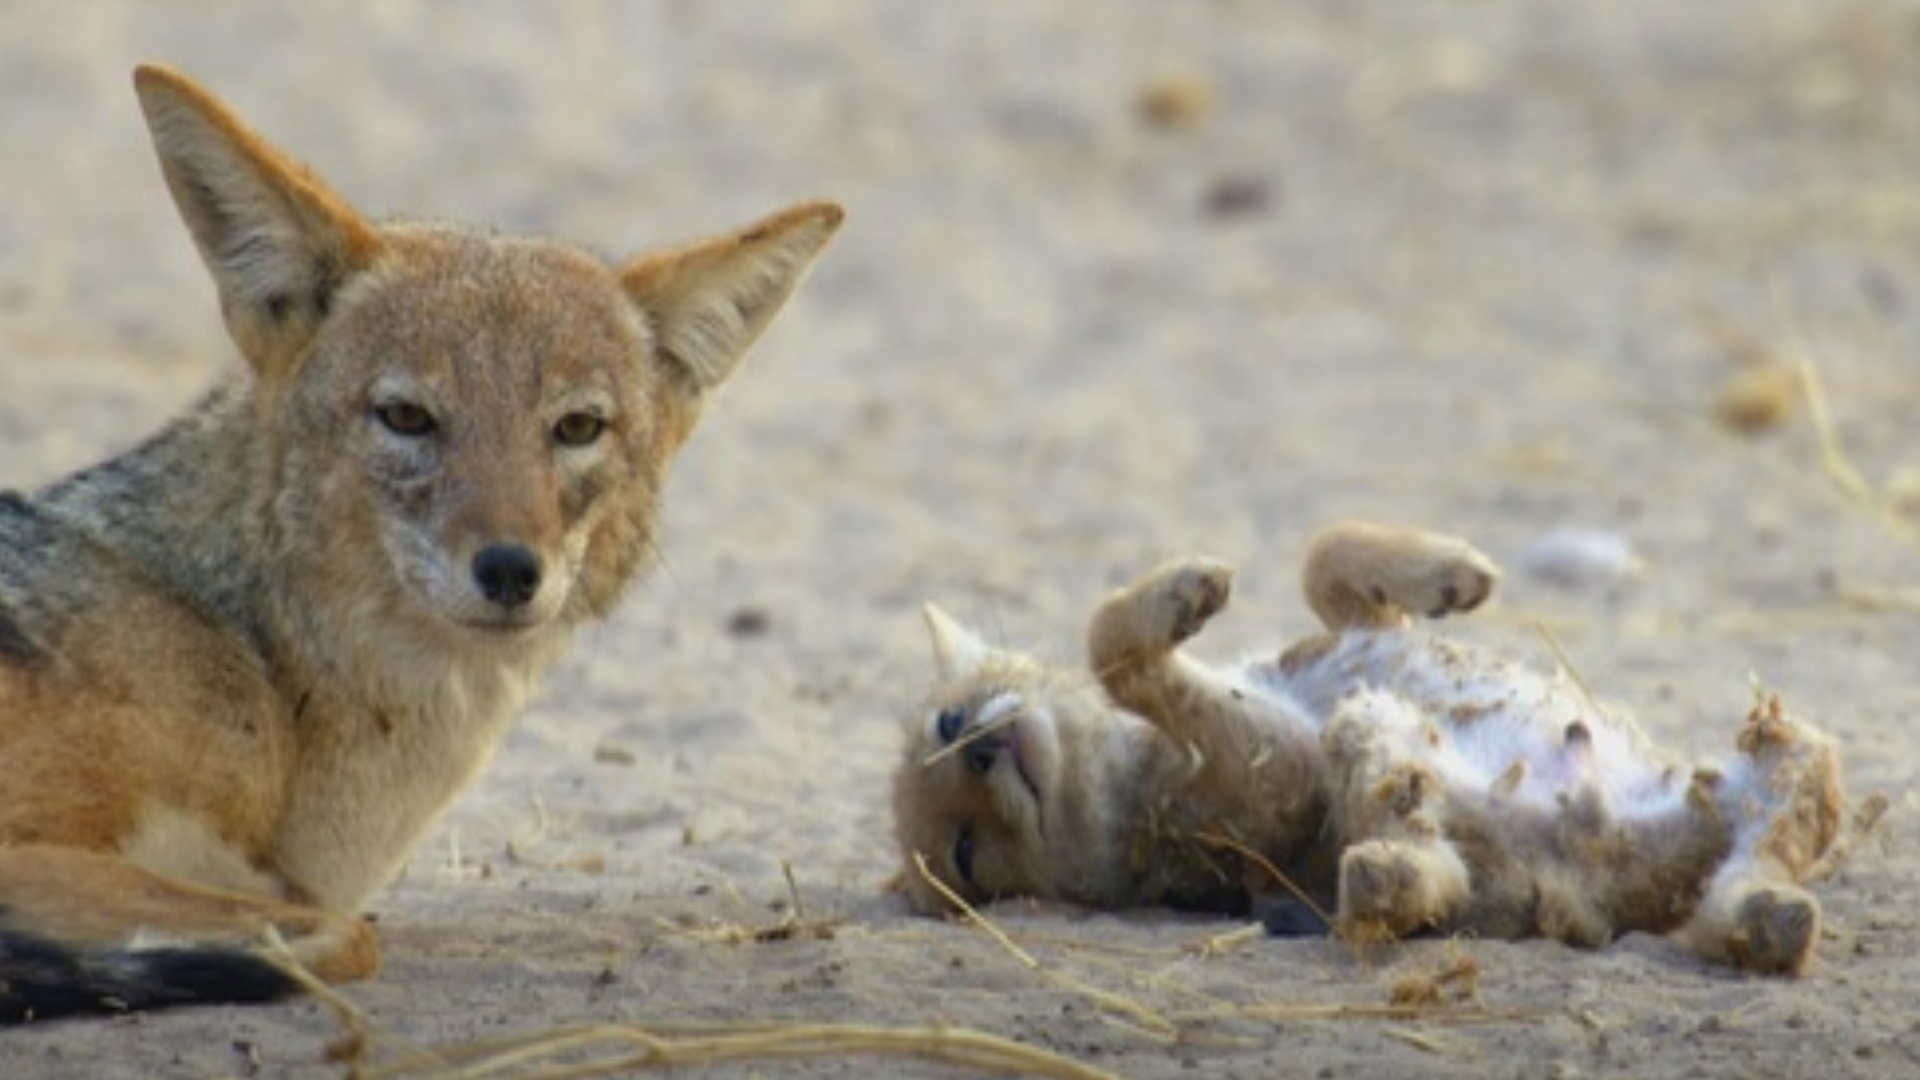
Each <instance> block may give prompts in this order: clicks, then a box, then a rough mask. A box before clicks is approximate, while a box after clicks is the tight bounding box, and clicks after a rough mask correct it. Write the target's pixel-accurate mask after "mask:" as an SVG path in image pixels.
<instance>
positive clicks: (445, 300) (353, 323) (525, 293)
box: [319, 238, 650, 407]
mask: <svg viewBox="0 0 1920 1080" xmlns="http://www.w3.org/2000/svg"><path fill="white" fill-rule="evenodd" d="M449 244H450V245H451V247H448V246H447V245H438V244H434V245H424V249H425V254H424V255H421V254H419V253H418V252H416V251H415V249H416V248H420V247H422V245H419V244H415V245H408V246H405V247H402V249H401V250H400V251H399V252H398V253H397V254H396V255H395V256H394V257H393V258H391V259H389V260H388V262H387V263H386V264H385V265H383V266H382V267H381V268H380V269H379V270H378V271H377V272H375V273H372V274H369V275H366V276H365V279H364V280H363V281H362V282H357V283H356V287H355V288H353V289H352V290H351V292H350V293H349V294H348V295H346V296H343V297H342V298H341V303H340V305H339V310H338V312H337V316H336V318H334V319H333V320H332V321H331V323H330V325H329V327H328V333H327V334H326V335H325V336H324V338H323V340H322V341H321V342H320V343H319V351H320V352H321V353H322V354H325V355H327V356H329V357H330V365H331V366H339V367H346V368H349V369H353V370H358V371H360V372H361V373H362V378H363V381H364V382H365V384H366V385H368V386H369V387H371V386H372V385H373V384H374V383H375V382H377V381H383V382H384V383H385V384H386V385H387V387H388V388H389V389H390V390H391V389H392V388H394V387H397V386H398V385H400V384H401V383H404V382H408V381H412V382H414V383H417V384H420V385H427V386H434V387H439V388H441V389H444V390H455V389H458V390H461V391H463V392H464V391H466V390H469V389H474V390H484V391H488V392H493V393H498V394H503V395H506V396H510V397H512V398H514V399H516V400H520V401H522V402H529V403H547V402H556V401H557V402H558V403H561V404H566V403H567V402H565V401H564V400H561V399H565V398H566V397H567V396H568V395H570V394H573V393H576V392H579V391H582V390H586V391H590V392H592V393H594V394H597V395H598V396H599V397H600V398H601V399H602V402H601V404H602V406H603V407H610V406H611V405H613V404H615V403H617V402H618V401H619V400H620V399H622V398H625V397H627V396H628V395H630V394H632V393H636V392H637V391H638V383H639V380H640V379H641V378H643V377H644V365H643V364H641V363H640V362H639V360H640V358H641V357H642V356H644V355H645V353H646V352H647V350H648V348H649V347H650V345H649V342H650V335H649V333H648V330H647V327H646V325H645V322H644V320H643V319H642V318H641V317H640V313H639V312H638V310H637V309H635V307H634V306H633V305H632V303H631V302H629V301H628V300H627V299H626V297H625V296H624V294H623V293H622V292H621V291H620V289H619V287H618V284H617V282H615V280H614V279H613V277H612V275H611V273H610V272H609V271H607V270H606V269H605V268H604V267H601V266H600V265H599V264H597V263H595V262H594V261H593V260H591V259H590V258H588V257H587V256H585V255H582V254H580V253H578V252H574V251H570V250H568V249H565V248H559V247H554V246H548V245H535V244H527V243H517V244H512V243H505V242H501V243H490V242H483V241H480V240H475V239H471V238H463V239H461V240H459V241H457V242H455V241H449Z"/></svg>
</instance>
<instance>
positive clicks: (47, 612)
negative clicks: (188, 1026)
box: [0, 67, 841, 1020]
mask: <svg viewBox="0 0 1920 1080" xmlns="http://www.w3.org/2000/svg"><path fill="white" fill-rule="evenodd" d="M134 83H135V87H136V89H137V91H138V94H139V99H140V104H141V107H142V109H143V110H144V111H145V114H146V118H147V124H148V127H149V128H150V130H151V132H152V135H153V141H154V146H155V148H156V150H157V151H158V154H159V158H160V165H161V171H162V172H163V173H164V175H165V178H166V182H167V187H168V188H169V189H170V190H171V192H172V194H173V199H174V202H175V203H176V205H177V206H178V208H179V211H180V214H181V216H182V217H183V218H184V219H185V221H186V225H187V228H188V230H189V231H190V232H191V233H192V235H193V239H194V242H195V244H196V245H197V246H198V248H199V250H200V254H201V257H202V258H203V260H204V261H205V263H206V265H207V268H208V269H209V271H211V273H212V276H213V279H214V283H215V284H216V286H217V287H218V291H219V295H220V303H221V309H222V311H223V313H224V315H225V318H226V324H227V328H228V330H229V331H230V333H231V336H232V338H233V340H234V342H235V344H236V345H238V347H239V350H240V353H241V355H242V356H243V357H244V358H245V360H246V368H245V370H244V371H240V372H237V373H236V374H235V375H234V376H233V377H231V378H230V379H228V380H227V381H225V382H223V383H222V384H221V385H219V386H218V387H217V388H216V389H214V390H213V391H212V392H211V393H210V394H209V395H208V396H207V397H206V398H205V400H204V401H202V402H201V403H200V404H199V406H198V407H196V408H195V409H194V410H193V411H191V412H190V413H188V414H187V415H185V416H183V417H181V418H179V419H178V420H176V421H175V422H174V423H173V424H172V425H170V426H169V427H167V428H166V429H165V430H164V431H162V432H161V433H160V434H158V435H156V436H154V437H153V438H151V439H149V440H148V441H147V442H146V443H144V444H143V445H141V446H140V447H139V448H137V449H135V450H132V451H130V452H128V453H126V454H124V455H122V456H120V457H118V458H115V459H113V460H110V461H107V462H105V463H103V464H101V465H98V466H95V467H93V468H91V469H88V470H86V471H84V472H81V473H79V474H77V475H75V476H71V477H68V478H67V479H64V480H60V481H57V482H55V483H53V484H52V485H51V486H48V487H46V488H44V489H42V490H40V491H37V492H35V493H33V494H31V495H20V494H13V493H7V494H4V495H0V1016H4V1017H5V1018H8V1019H13V1020H19V1019H23V1018H28V1017H40V1016H49V1015H56V1014H59V1013H64V1012H79V1011H93V1010H102V1009H119V1008H146V1007H156V1006H161V1005H168V1004H174V1003H179V1002H186V1001H196V1000H215V999H230V1000H231V999H241V1000H244V999H252V998H260V997H269V996H273V995H276V994H279V993H282V992H285V991H286V990H288V989H290V988H291V983H290V981H289V980H288V979H287V978H286V977H284V976H283V975H281V974H280V973H279V970H278V969H277V968H274V967H272V966H270V965H269V964H268V963H266V962H265V961H264V960H262V959H261V958H260V955H259V954H258V953H257V952H256V951H254V950H255V948H256V946H257V944H258V942H260V940H261V939H262V936H263V933H264V932H265V931H266V930H267V928H272V929H274V930H276V931H277V932H278V933H279V934H280V935H281V936H282V937H284V938H285V939H286V941H287V942H288V943H289V944H290V945H291V947H292V951H293V954H294V955H295V956H296V957H297V958H298V959H299V960H300V961H301V962H303V963H304V964H305V965H307V966H308V967H309V968H310V969H311V970H312V971H314V972H315V973H317V974H318V975H320V976H321V977H323V978H325V979H328V980H347V979H356V978H361V977H365V976H367V975H370V974H371V973H372V972H373V971H374V970H375V968H376V967H377V965H378V952H377V950H376V947H375V944H374V940H373V937H372V935H371V933H370V932H369V930H368V928H367V927H366V925H365V924H364V923H363V922H362V921H361V920H360V919H359V918H358V916H357V915H356V914H355V912H356V910H357V909H358V908H359V906H360V905H361V904H362V903H363V902H365V901H366V900H367V898H368V897H369V896H370V895H372V894H373V893H374V892H375V891H376V890H378V889H379V888H381V887H382V886H383V885H385V884H386V883H387V882H388V881H389V880H390V879H391V878H392V877H393V876H394V875H395V874H396V873H397V872H398V871H399V869H400V868H401V866H402V865H403V864H404V862H405V860H406V857H407V854H408V852H409V850H410V849H411V848H412V847H413V846H414V844H415V843H416V842H417V841H418V840H419V838H420V836H421V834H422V832H423V831H424V830H425V829H427V828H428V826H429V825H431V824H432V823H433V822H434V820H435V819H436V817H437V816H438V815H439V814H440V813H441V811H442V810H443V809H444V808H445V807H446V805H447V803H448V801H449V800H450V799H451V798H452V797H453V796H454V795H455V794H456V793H457V792H458V791H459V790H460V789H461V788H462V787H463V786H465V785H466V784H467V783H468V782H469V781H470V780H472V779H473V778H474V776H475V775H476V774H477V773H478V772H479V770H480V769H481V768H482V767H483V766H484V765H485V764H486V762H487V760H488V758H489V756H490V755H491V754H492V753H493V751H494V749H495V747H496V746H497V745H498V744H499V742H500V739H501V737H502V735H503V733H504V732H505V730H506V728H507V726H508V724H509V722H510V721H511V720H512V719H513V717H514V715H515V714H516V713H517V712H518V711H519V709H520V707H521V705H522V703H523V702H524V701H525V700H526V698H527V695H528V693H529V692H530V691H531V689H532V688H533V686H534V684H535V682H536V680H537V679H538V677H539V676H540V674H541V673H542V671H543V670H544V669H545V668H546V667H547V666H548V665H549V664H550V663H551V662H552V661H553V660H554V658H555V657H556V656H557V655H558V654H559V653H560V651H561V649H562V647H563V646H564V645H565V644H566V641H567V639H568V637H569V635H570V634H571V632H572V631H573V630H574V629H575V628H576V627H578V626H580V625H581V624H583V623H586V622H590V621H592V620H594V619H598V618H600V617H602V616H604V615H606V614H607V613H608V612H609V610H611V609H612V607H613V606H614V604H615V602H616V601H617V600H618V599H619V597H620V595H621V593H622V591H623V590H624V589H625V588H626V587H627V585H628V583H629V582H631V581H632V580H633V579H634V577H635V576H636V575H637V574H638V573H639V572H640V571H641V570H642V569H643V568H644V567H645V565H646V563H647V562H648V559H649V555H650V552H651V549H652V546H653V543H654V539H653V537H654V531H655V526H656V518H657V514H658V502H659V495H660V488H661V482H662V471H663V469H664V467H665V465H666V462H667V459H668V458H669V457H671V456H672V455H673V453H674V452H675V450H676V449H677V448H678V447H679V446H680V445H681V443H682V441H683V440H685V439H686V437H687V435H688V433H689V431H690V430H691V429H692V427H693V425H694V421H695V419H696V417H697V416H698V415H699V413H700V411H701V407H702V405H703V404H704V403H705V401H706V400H707V398H708V396H709V394H710V393H711V392H712V391H713V390H714V389H715V388H716V387H717V386H718V385H719V384H720V383H721V382H722V381H723V380H725V379H726V378H727V376H728V375H729V374H730V373H731V372H732V371H733V369H734V367H735V365H736V364H737V362H738V361H739V359H740V356H741V354H742V353H743V352H744V351H745V350H746V348H747V347H748V345H749V344H751V343H752V341H753V340H754V339H755V337H757V336H758V335H759V334H760V332H761V331H762V330H763V329H765V327H766V325H767V323H768V321H769V320H771V319H772V318H773V316H774V314H775V312H777V311H778V310H779V309H780V306H781V305H782V304H783V303H784V302H785V301H786V299H787V297H788V295H789V293H790V292H791V291H792V290H793V288H794V286H795V285H796V284H797V283H798V281H799V279H800V277H801V276H802V274H803V273H804V272H805V270H806V269H807V267H808V265H809V264H810V263H812V261H813V260H814V258H815V256H816V255H818V254H819V252H820V250H821V248H822V247H823V246H824V245H825V244H826V243H827V241H828V239H829V238H830V237H831V236H832V235H833V233H834V230H835V229H836V228H837V227H838V225H839V223H840V219H841V211H840V209H839V208H838V207H836V206H833V205H831V204H827V203H809V204H803V205H799V206H795V207H793V208H791V209H788V210H786V211H784V212H781V213H779V214H776V215H774V216H772V217H770V218H767V219H766V220H764V221H761V222H759V223H758V224H755V225H752V226H749V227H748V228H746V229H743V230H741V231H740V232H737V233H734V234H732V235H728V236H723V237H720V238H717V239H713V240H708V241H704V242H700V243H695V244H690V245H687V246H685V247H679V248H675V249H672V250H668V251H663V252H660V253H658V254H653V255H648V256H643V257H641V258H638V259H635V260H633V261H631V262H626V263H623V264H619V265H612V266H609V265H607V264H605V263H603V262H601V261H600V260H599V259H597V258H595V257H593V256H590V255H588V254H586V253H585V252H583V251H581V250H578V249H575V248H572V247H568V246H563V245H561V244H557V243H551V242H547V241H541V240H527V239H513V238H503V237H497V236H494V235H491V234H489V233H486V232H480V231H467V230H463V229H458V228H453V227H448V226H443V225H428V224H420V223H415V222H407V221H393V222H382V223H374V222H370V221H368V220H367V219H365V218H363V217H361V216H360V215H359V214H357V213H356V212H355V211H354V210H353V209H351V208H350V207H349V206H348V205H347V204H346V203H345V202H344V201H342V200H341V199H340V198H339V197H338V196H336V195H335V194H334V193H333V192H332V191H330V190H329V189H328V188H327V187H326V186H325V185H324V184H323V183H322V182H321V181H320V179H319V178H318V177H316V176H315V175H314V174H313V173H311V172H309V171H307V170H306V169H305V168H303V167H301V166H300V165H298V164H296V163H295V162H293V161H292V160H290V159H288V158H287V157H285V156H283V155H282V154H281V153H280V152H278V151H277V150H275V149H274V148H273V147H271V146H269V145H267V143H265V142H264V141H262V140H261V139H260V138H258V137H257V136H255V135H254V134H252V133H251V132H250V131H248V130H247V129H246V128H245V127H244V126H243V125H242V123H241V122H240V121H239V120H238V119H237V118H236V117H235V116H234V115H233V114H232V113H231V112H229V111H228V110H227V109H226V108H225V107H224V106H222V105H221V103H220V102H219V101H217V100H215V99H214V98H213V97H212V96H211V95H209V94H208V93H207V92H206V91H204V90H202V89H201V88H200V87H199V86H197V85H195V84H194V83H193V82H192V81H190V80H189V79H187V78H186V77H184V76H182V75H180V74H178V73H176V72H172V71H169V70H166V69H164V68H160V67H142V68H140V69H139V70H138V71H137V72H136V73H135V76H134Z"/></svg>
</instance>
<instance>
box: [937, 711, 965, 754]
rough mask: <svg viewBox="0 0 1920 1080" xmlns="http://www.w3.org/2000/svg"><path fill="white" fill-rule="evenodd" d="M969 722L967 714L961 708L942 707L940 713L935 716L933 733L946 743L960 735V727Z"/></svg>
mask: <svg viewBox="0 0 1920 1080" xmlns="http://www.w3.org/2000/svg"><path fill="white" fill-rule="evenodd" d="M966 724H967V714H966V713H964V712H961V711H960V710H959V709H942V710H940V715H938V716H936V717H934V718H933V733H934V734H935V735H937V736H939V738H940V743H941V745H943V746H944V745H946V744H948V743H951V742H953V740H955V739H957V738H959V737H960V729H961V728H963V727H965V726H966Z"/></svg>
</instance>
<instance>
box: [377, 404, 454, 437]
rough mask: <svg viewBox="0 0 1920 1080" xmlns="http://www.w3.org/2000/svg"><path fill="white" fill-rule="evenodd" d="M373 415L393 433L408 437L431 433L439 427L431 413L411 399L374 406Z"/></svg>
mask: <svg viewBox="0 0 1920 1080" xmlns="http://www.w3.org/2000/svg"><path fill="white" fill-rule="evenodd" d="M373 415H374V416H376V417H378V418H379V419H380V425H381V426H382V427H384V428H386V429H387V430H388V431H391V432H393V433H394V434H395V435H404V436H406V437H407V438H409V439H418V438H421V437H423V436H427V435H431V434H433V433H434V432H435V431H436V430H438V429H439V427H440V424H439V423H438V422H437V421H435V420H434V418H433V414H432V413H430V412H428V411H427V410H425V409H423V408H421V407H420V406H418V405H415V404H414V403H413V402H411V401H395V402H390V403H388V404H386V405H378V406H375V407H374V410H373Z"/></svg>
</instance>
